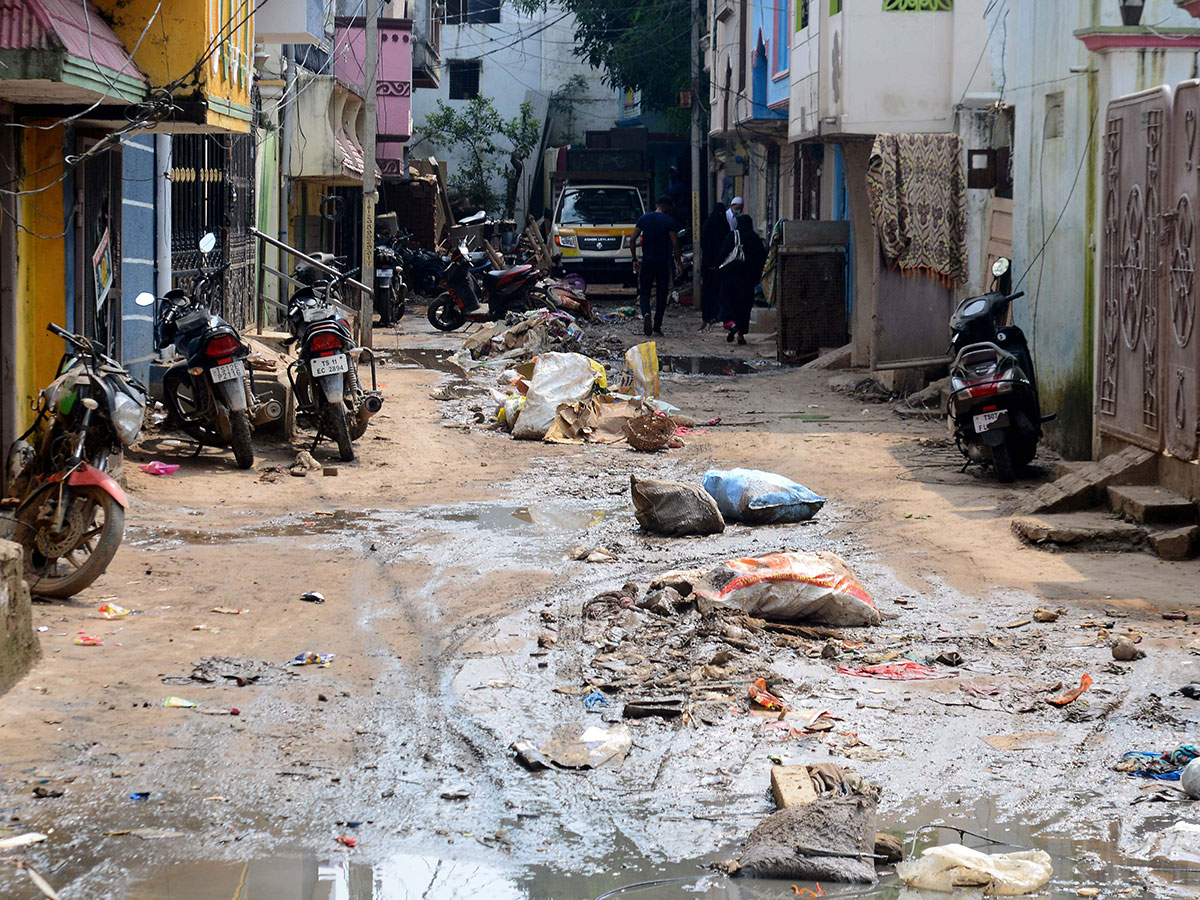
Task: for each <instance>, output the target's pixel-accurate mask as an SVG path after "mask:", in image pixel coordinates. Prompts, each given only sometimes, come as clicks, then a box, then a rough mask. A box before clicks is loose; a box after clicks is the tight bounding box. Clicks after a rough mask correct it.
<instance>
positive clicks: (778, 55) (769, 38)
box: [746, 0, 795, 119]
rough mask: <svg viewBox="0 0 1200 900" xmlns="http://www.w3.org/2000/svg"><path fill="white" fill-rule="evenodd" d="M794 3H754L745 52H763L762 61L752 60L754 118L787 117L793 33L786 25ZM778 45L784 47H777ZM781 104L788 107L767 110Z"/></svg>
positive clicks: (768, 0) (784, 0)
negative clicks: (790, 43) (791, 35)
mask: <svg viewBox="0 0 1200 900" xmlns="http://www.w3.org/2000/svg"><path fill="white" fill-rule="evenodd" d="M793 2H795V0H754V7H753V8H754V12H753V16H752V18H751V23H750V31H749V34H748V37H749V40H750V45H749V46H748V47H747V48H746V49H747V50H748V51H749V52H750V53H751V54H752V55H753V54H756V53H757V51H758V49H759V48H760V47H761V48H762V51H763V58H762V59H761V60H760V59H758V58H757V57H756V56H754V57H752V58H753V59H754V64H755V68H754V69H753V70H752V72H751V74H752V76H753V87H754V97H753V100H754V116H755V118H767V119H778V118H787V107H786V104H787V101H788V97H789V94H790V91H791V85H790V83H789V79H788V76H787V68H788V58H789V53H790V51H789V49H788V47H787V36H788V35H789V34H791V28H790V27H788V25H787V19H788V16H789V14H790V10H791V3H793ZM781 37H782V38H783V39H782V40H780V38H781ZM777 44H781V45H782V46H776V45H777ZM760 67H761V69H760ZM760 91H761V93H760ZM779 103H783V104H785V105H784V107H783V108H782V109H776V110H770V109H767V108H766V107H770V106H773V105H775V104H779Z"/></svg>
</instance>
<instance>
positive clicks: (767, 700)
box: [747, 678, 791, 712]
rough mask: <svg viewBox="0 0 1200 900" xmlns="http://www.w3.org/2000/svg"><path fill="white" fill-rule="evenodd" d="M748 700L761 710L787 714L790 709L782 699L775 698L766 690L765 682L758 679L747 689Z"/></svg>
mask: <svg viewBox="0 0 1200 900" xmlns="http://www.w3.org/2000/svg"><path fill="white" fill-rule="evenodd" d="M747 693H749V695H750V699H751V700H752V701H753V702H754V703H756V704H758V705H759V706H761V707H762V708H763V709H775V710H780V711H782V712H787V711H788V710H789V709H790V708H791V707H789V706H788V705H787V703H785V702H784V700H783V698H781V697H778V696H776V695H775V694H773V693H771V691H770V690H768V689H767V680H766V679H765V678H759V679H758V680H757V681H755V682H754V683H753V684H752V685H750V687H749V688H748V689H747Z"/></svg>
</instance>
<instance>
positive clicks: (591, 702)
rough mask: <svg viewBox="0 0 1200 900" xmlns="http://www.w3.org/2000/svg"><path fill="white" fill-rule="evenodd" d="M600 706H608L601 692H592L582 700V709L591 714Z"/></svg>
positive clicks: (606, 699)
mask: <svg viewBox="0 0 1200 900" xmlns="http://www.w3.org/2000/svg"><path fill="white" fill-rule="evenodd" d="M601 706H608V698H607V697H606V696H604V694H603V693H602V692H601V691H592V692H591V693H590V694H588V695H587V696H586V697H584V698H583V708H584V709H586V710H587V711H588V712H592V711H593V710H595V709H598V708H599V707H601Z"/></svg>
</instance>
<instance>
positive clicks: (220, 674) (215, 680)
mask: <svg viewBox="0 0 1200 900" xmlns="http://www.w3.org/2000/svg"><path fill="white" fill-rule="evenodd" d="M294 676H295V673H294V672H291V671H289V670H288V669H286V668H284V667H283V666H279V665H276V664H274V663H268V662H263V661H262V660H258V659H236V658H233V657H229V656H206V657H205V658H204V659H202V660H200V662H198V663H196V664H195V666H193V667H192V671H191V672H190V673H189V674H188V675H168V676H166V677H164V678H163V682H164V683H165V684H191V683H195V682H200V683H201V684H221V683H223V682H225V681H232V682H234V683H235V684H236V685H237V686H238V687H246V685H249V684H262V683H267V682H270V681H273V680H274V681H278V680H282V679H283V678H284V677H287V678H291V677H294Z"/></svg>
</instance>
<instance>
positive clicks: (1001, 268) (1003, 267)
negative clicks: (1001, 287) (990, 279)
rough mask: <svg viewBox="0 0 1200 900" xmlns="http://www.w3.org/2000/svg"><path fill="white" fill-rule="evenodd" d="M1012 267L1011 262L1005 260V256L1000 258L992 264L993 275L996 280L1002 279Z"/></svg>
mask: <svg viewBox="0 0 1200 900" xmlns="http://www.w3.org/2000/svg"><path fill="white" fill-rule="evenodd" d="M1011 265H1012V263H1011V262H1009V261H1008V260H1007V259H1005V258H1004V257H1003V256H1002V257H1000V258H999V259H998V260H996V261H995V262H994V263H992V275H993V276H995V277H996V278H1002V277H1003V276H1004V274H1005V273H1006V272H1007V271H1008V268H1009V266H1011Z"/></svg>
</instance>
